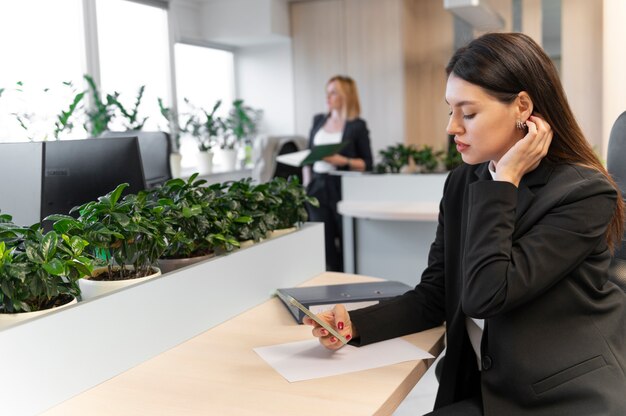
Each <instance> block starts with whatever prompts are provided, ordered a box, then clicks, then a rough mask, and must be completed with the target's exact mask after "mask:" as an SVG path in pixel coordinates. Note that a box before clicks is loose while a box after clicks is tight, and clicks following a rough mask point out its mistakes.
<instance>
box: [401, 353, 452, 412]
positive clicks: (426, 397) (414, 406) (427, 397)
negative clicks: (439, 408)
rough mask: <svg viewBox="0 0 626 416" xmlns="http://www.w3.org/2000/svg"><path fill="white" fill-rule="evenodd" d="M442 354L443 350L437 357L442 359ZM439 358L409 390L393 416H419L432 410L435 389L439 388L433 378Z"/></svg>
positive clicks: (435, 379) (435, 393)
mask: <svg viewBox="0 0 626 416" xmlns="http://www.w3.org/2000/svg"><path fill="white" fill-rule="evenodd" d="M444 354H445V350H444V351H443V352H442V353H441V354H440V355H439V357H442V356H443V355H444ZM439 357H438V358H437V360H435V362H434V363H433V365H431V366H430V368H429V369H428V371H426V374H424V377H422V378H421V379H420V381H419V382H418V383H417V384H416V385H415V387H414V388H413V390H411V392H410V393H409V395H408V396H407V397H406V399H404V401H403V402H402V403H401V404H400V406H398V408H397V409H396V411H395V412H394V413H393V416H420V415H423V414H425V413H428V412H431V411H432V410H433V405H434V404H435V396H436V395H437V388H438V387H439V383H438V382H437V378H436V377H435V366H436V365H437V362H438V361H439Z"/></svg>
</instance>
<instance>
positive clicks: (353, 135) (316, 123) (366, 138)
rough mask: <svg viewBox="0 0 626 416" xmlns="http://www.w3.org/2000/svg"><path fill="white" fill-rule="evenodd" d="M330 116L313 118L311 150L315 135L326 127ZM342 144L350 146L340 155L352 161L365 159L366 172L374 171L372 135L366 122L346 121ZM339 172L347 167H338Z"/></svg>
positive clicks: (358, 119)
mask: <svg viewBox="0 0 626 416" xmlns="http://www.w3.org/2000/svg"><path fill="white" fill-rule="evenodd" d="M328 116H329V114H317V115H316V116H315V117H313V126H312V127H311V132H310V134H309V149H310V148H312V147H313V139H314V138H315V134H316V133H317V132H318V131H319V129H321V128H322V127H323V126H324V123H326V120H327V119H328ZM341 141H342V142H347V143H348V144H347V145H346V146H345V147H344V148H343V149H341V151H339V154H340V155H342V156H345V157H349V158H352V159H357V158H358V159H363V160H364V161H365V170H366V171H368V170H372V148H371V146H370V133H369V130H368V129H367V124H365V120H363V119H361V118H356V119H354V120H350V121H346V125H345V127H344V129H343V135H342V136H341ZM337 169H339V170H346V169H347V168H345V167H338V168H337Z"/></svg>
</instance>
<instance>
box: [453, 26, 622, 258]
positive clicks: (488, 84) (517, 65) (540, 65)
mask: <svg viewBox="0 0 626 416" xmlns="http://www.w3.org/2000/svg"><path fill="white" fill-rule="evenodd" d="M446 72H447V74H448V76H449V75H450V74H451V73H453V74H454V75H455V76H457V77H459V78H461V79H463V80H465V81H467V82H469V83H471V84H474V85H478V86H479V87H482V88H483V89H485V91H486V92H487V93H488V94H489V95H491V96H493V97H495V98H496V99H498V100H499V101H501V102H503V103H512V102H513V101H514V100H515V98H516V97H517V95H518V94H519V93H520V92H522V91H526V92H527V93H528V95H529V96H530V98H531V99H532V101H533V106H534V109H533V113H535V114H539V115H541V117H542V118H543V119H544V120H546V122H547V123H548V124H549V125H550V126H551V127H552V132H553V138H552V143H551V144H550V149H549V150H548V155H547V156H546V159H547V160H549V161H551V162H554V163H571V164H578V165H583V166H588V167H591V168H593V169H596V170H598V171H600V172H602V174H603V175H604V176H606V178H607V179H608V180H609V182H611V184H612V185H613V187H614V188H615V190H616V191H617V194H618V198H617V206H616V208H615V213H614V214H613V219H612V220H611V223H610V224H609V227H608V229H607V232H606V238H607V243H608V245H609V248H610V249H611V251H612V250H613V248H614V247H615V246H616V245H619V242H620V241H621V239H622V233H623V229H624V201H623V200H622V197H621V193H620V191H619V187H618V186H617V184H616V183H615V181H614V180H613V178H612V177H611V175H609V173H608V172H607V170H606V169H605V168H604V166H603V165H602V163H601V162H600V160H599V159H598V157H597V156H596V154H595V153H594V151H593V149H592V148H591V146H590V145H589V142H587V140H586V139H585V136H584V134H583V132H582V130H581V128H580V126H579V125H578V122H577V121H576V118H575V117H574V114H573V113H572V109H571V108H570V106H569V103H568V102H567V98H566V97H565V92H564V91H563V86H562V85H561V81H560V79H559V75H558V72H557V70H556V68H555V67H554V64H553V63H552V61H551V60H550V58H549V57H548V55H546V53H545V52H544V51H543V49H541V47H540V46H539V45H538V44H537V43H536V42H535V41H534V40H532V39H531V38H530V37H528V36H526V35H524V34H522V33H488V34H486V35H483V36H481V37H479V38H477V39H474V40H473V41H471V42H470V43H469V44H468V45H467V46H464V47H462V48H460V49H458V50H457V51H456V52H455V54H454V56H452V58H451V59H450V62H448V66H447V67H446Z"/></svg>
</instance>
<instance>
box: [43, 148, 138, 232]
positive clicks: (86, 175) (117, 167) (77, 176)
mask: <svg viewBox="0 0 626 416" xmlns="http://www.w3.org/2000/svg"><path fill="white" fill-rule="evenodd" d="M124 182H126V183H128V184H129V185H130V186H128V187H127V188H126V189H125V191H124V194H128V193H137V192H139V191H141V190H142V189H144V188H145V186H144V184H145V182H144V177H143V168H142V165H141V156H140V153H139V143H138V141H137V137H110V138H107V139H86V140H61V141H51V142H44V148H43V169H42V180H41V219H42V220H43V219H44V218H45V217H47V216H48V215H51V214H69V212H70V210H71V209H72V208H73V207H75V206H78V205H82V204H84V203H86V202H89V201H94V200H96V199H98V197H100V196H103V195H105V194H107V193H108V192H110V191H112V190H113V189H115V187H117V186H118V185H119V184H121V183H124Z"/></svg>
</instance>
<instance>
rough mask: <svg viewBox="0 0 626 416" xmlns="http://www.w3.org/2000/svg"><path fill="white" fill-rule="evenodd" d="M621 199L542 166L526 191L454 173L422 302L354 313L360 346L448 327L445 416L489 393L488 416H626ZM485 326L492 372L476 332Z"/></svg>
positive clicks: (417, 292)
mask: <svg viewBox="0 0 626 416" xmlns="http://www.w3.org/2000/svg"><path fill="white" fill-rule="evenodd" d="M616 198H617V194H616V191H615V190H614V188H613V187H612V186H611V184H610V183H609V182H608V181H607V180H606V178H605V177H604V176H603V175H601V174H600V173H599V172H597V171H595V170H592V169H588V168H584V167H580V166H573V165H552V164H549V163H548V162H545V161H544V162H542V163H541V164H540V165H539V167H538V168H537V169H535V170H534V171H532V172H530V173H528V174H527V175H526V176H525V177H524V178H523V179H522V181H521V183H520V185H519V188H516V187H515V186H513V185H512V184H510V183H507V182H498V181H493V180H491V178H490V175H489V172H488V170H487V164H482V165H476V166H470V165H461V166H460V167H458V168H457V169H456V170H454V171H453V172H451V173H450V175H449V177H448V180H447V181H446V185H445V189H444V195H443V198H442V201H441V205H440V214H439V225H438V228H437V233H436V238H435V241H434V243H433V244H432V246H431V249H430V254H429V259H428V267H427V268H426V270H425V271H424V273H423V275H422V279H421V282H420V283H419V284H418V285H417V286H416V287H415V289H414V290H411V291H409V292H407V293H406V294H404V295H402V296H400V297H398V298H396V299H394V300H392V301H389V302H387V303H382V304H379V305H376V306H373V307H370V308H366V309H362V310H359V311H353V312H351V313H350V315H351V318H352V321H353V323H354V325H355V327H356V328H357V330H358V331H359V334H360V340H357V341H358V342H360V344H361V345H365V344H369V343H372V342H376V341H380V340H383V339H388V338H393V337H397V336H400V335H405V334H409V333H413V332H417V331H421V330H424V329H428V328H432V327H434V326H438V325H441V324H442V323H444V322H446V331H447V350H446V358H445V360H444V365H443V370H442V375H441V382H440V385H439V392H438V395H437V400H436V404H435V407H437V408H438V407H441V406H444V405H447V404H451V403H453V402H456V401H460V400H463V399H465V398H468V397H470V396H471V395H472V394H476V393H477V391H478V390H479V388H480V390H481V391H482V399H483V405H484V414H485V415H488V416H492V415H493V416H501V415H507V416H516V415H533V416H555V415H585V416H588V415H626V373H625V372H626V295H625V294H624V293H623V292H622V291H621V290H620V289H618V287H617V286H615V285H614V284H613V283H611V282H609V281H608V266H609V262H610V253H609V251H608V248H607V244H606V238H605V231H606V229H607V226H608V224H609V222H610V220H611V217H612V215H613V212H614V209H615V203H616ZM466 316H470V317H474V318H483V319H485V331H484V333H483V339H482V346H481V348H482V371H478V367H477V362H476V356H475V354H474V351H473V349H472V347H471V344H470V341H469V338H468V336H467V331H466V327H465V318H466Z"/></svg>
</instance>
